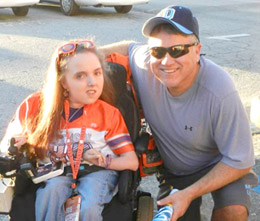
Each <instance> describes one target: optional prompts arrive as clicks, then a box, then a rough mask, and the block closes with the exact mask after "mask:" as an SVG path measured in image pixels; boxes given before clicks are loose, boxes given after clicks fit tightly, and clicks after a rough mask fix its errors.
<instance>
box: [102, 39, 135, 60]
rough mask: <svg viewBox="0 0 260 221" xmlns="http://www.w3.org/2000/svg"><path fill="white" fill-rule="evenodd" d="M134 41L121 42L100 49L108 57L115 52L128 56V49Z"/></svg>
mask: <svg viewBox="0 0 260 221" xmlns="http://www.w3.org/2000/svg"><path fill="white" fill-rule="evenodd" d="M133 42H134V41H119V42H115V43H112V44H107V45H104V46H100V47H98V49H99V50H100V51H101V52H102V53H103V54H104V55H105V57H107V56H108V55H110V54H112V53H113V52H118V53H120V54H122V55H128V47H129V45H130V44H131V43H133Z"/></svg>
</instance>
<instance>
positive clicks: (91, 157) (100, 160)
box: [83, 149, 106, 167]
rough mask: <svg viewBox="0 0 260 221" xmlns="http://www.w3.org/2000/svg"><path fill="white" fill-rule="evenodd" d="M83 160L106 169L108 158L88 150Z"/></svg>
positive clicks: (95, 151) (93, 150)
mask: <svg viewBox="0 0 260 221" xmlns="http://www.w3.org/2000/svg"><path fill="white" fill-rule="evenodd" d="M83 160H86V161H88V162H89V163H92V164H94V165H96V166H100V167H105V163H106V157H105V156H104V155H103V154H102V153H100V152H99V151H97V150H95V149H90V150H87V151H86V152H85V153H84V154H83Z"/></svg>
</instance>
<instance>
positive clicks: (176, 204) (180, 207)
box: [157, 189, 192, 221]
mask: <svg viewBox="0 0 260 221" xmlns="http://www.w3.org/2000/svg"><path fill="white" fill-rule="evenodd" d="M191 201H192V198H190V197H189V196H188V194H187V192H186V191H185V189H184V190H179V191H177V192H175V193H173V194H171V195H169V196H167V197H165V198H163V199H161V200H159V201H158V202H157V204H158V205H159V206H163V205H166V204H172V208H173V214H172V217H171V221H176V220H177V219H178V218H180V217H182V216H183V215H184V213H185V212H186V210H187V209H188V207H189V205H190V203H191Z"/></svg>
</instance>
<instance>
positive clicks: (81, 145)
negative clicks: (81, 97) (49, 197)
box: [64, 100, 87, 189]
mask: <svg viewBox="0 0 260 221" xmlns="http://www.w3.org/2000/svg"><path fill="white" fill-rule="evenodd" d="M64 106H65V108H64V111H65V126H66V137H67V148H68V156H69V160H70V166H71V170H72V177H73V180H74V182H73V184H72V186H71V187H72V188H73V189H75V188H76V179H77V175H78V172H79V167H80V164H81V158H82V153H83V148H84V140H85V133H86V125H85V122H84V121H83V122H84V123H83V126H82V128H81V132H80V138H79V144H78V149H77V154H76V159H75V162H74V159H73V150H72V146H71V140H70V134H69V126H68V124H69V112H70V106H69V101H68V100H65V102H64ZM86 114H87V111H86V106H84V109H83V115H84V117H85V116H86Z"/></svg>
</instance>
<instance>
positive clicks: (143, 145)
mask: <svg viewBox="0 0 260 221" xmlns="http://www.w3.org/2000/svg"><path fill="white" fill-rule="evenodd" d="M149 137H150V135H149V134H148V133H142V134H141V135H140V136H138V137H137V139H136V141H135V143H134V146H135V151H136V152H137V154H141V153H144V152H146V151H147V149H148V143H149Z"/></svg>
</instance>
